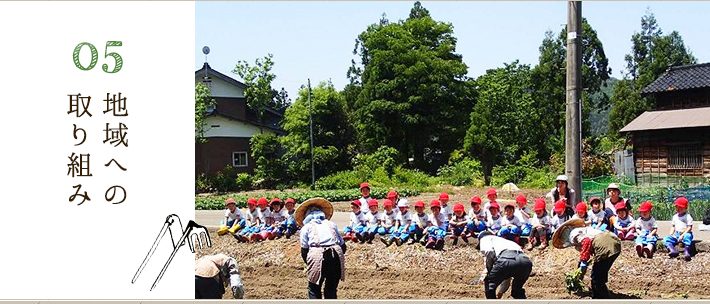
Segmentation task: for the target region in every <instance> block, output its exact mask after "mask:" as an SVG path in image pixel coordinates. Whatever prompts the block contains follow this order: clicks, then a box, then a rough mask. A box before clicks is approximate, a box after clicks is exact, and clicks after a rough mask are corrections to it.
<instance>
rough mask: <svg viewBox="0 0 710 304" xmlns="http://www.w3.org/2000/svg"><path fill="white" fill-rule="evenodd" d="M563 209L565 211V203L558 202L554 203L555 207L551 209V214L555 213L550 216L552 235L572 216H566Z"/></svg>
mask: <svg viewBox="0 0 710 304" xmlns="http://www.w3.org/2000/svg"><path fill="white" fill-rule="evenodd" d="M565 209H567V203H566V202H565V201H563V200H559V201H557V202H555V207H554V208H553V209H552V212H554V213H555V214H554V215H553V216H552V233H554V232H555V230H557V228H559V227H560V226H561V225H562V223H564V222H566V221H568V220H570V219H571V218H572V215H570V214H567V213H566V212H565Z"/></svg>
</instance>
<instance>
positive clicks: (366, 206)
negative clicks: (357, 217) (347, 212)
mask: <svg viewBox="0 0 710 304" xmlns="http://www.w3.org/2000/svg"><path fill="white" fill-rule="evenodd" d="M358 200H359V201H360V203H361V204H362V207H360V211H362V212H365V213H370V203H368V202H367V201H369V200H370V198H369V197H368V198H365V197H361V198H360V199H358Z"/></svg>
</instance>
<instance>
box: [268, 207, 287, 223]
mask: <svg viewBox="0 0 710 304" xmlns="http://www.w3.org/2000/svg"><path fill="white" fill-rule="evenodd" d="M270 213H271V222H272V223H273V224H275V223H281V222H284V221H286V219H287V218H288V211H286V209H281V210H279V212H270Z"/></svg>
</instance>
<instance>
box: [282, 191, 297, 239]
mask: <svg viewBox="0 0 710 304" xmlns="http://www.w3.org/2000/svg"><path fill="white" fill-rule="evenodd" d="M285 205H286V209H285V211H286V220H285V221H283V222H282V223H281V226H280V227H279V230H278V234H279V235H284V234H285V235H286V238H287V239H288V238H291V236H292V235H293V234H294V233H296V231H298V225H297V224H296V219H295V218H294V214H295V213H296V209H295V207H296V200H294V199H292V198H287V199H286V203H285Z"/></svg>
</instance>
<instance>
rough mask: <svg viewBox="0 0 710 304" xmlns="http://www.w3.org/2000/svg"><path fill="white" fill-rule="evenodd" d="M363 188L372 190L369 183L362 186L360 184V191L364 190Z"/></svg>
mask: <svg viewBox="0 0 710 304" xmlns="http://www.w3.org/2000/svg"><path fill="white" fill-rule="evenodd" d="M362 188H367V189H370V184H368V183H362V184H360V190H362Z"/></svg>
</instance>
